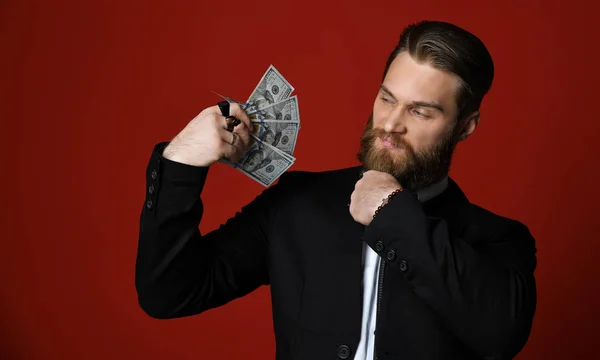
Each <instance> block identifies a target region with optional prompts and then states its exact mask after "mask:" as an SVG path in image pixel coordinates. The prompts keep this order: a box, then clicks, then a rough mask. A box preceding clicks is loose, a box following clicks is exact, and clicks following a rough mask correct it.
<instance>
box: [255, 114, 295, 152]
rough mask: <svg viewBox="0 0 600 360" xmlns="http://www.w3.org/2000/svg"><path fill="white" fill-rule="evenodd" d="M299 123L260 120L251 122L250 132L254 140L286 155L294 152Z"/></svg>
mask: <svg viewBox="0 0 600 360" xmlns="http://www.w3.org/2000/svg"><path fill="white" fill-rule="evenodd" d="M299 126H300V125H299V124H298V123H295V122H289V121H278V120H262V121H260V122H255V121H253V122H252V134H253V135H254V138H255V139H256V140H259V141H262V142H264V143H267V144H269V145H271V146H273V147H275V148H277V149H279V150H281V151H283V152H285V153H286V154H288V155H292V154H293V153H294V149H295V148H296V139H297V138H298V129H299Z"/></svg>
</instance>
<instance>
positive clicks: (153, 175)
mask: <svg viewBox="0 0 600 360" xmlns="http://www.w3.org/2000/svg"><path fill="white" fill-rule="evenodd" d="M156 176H158V173H157V172H156V169H152V178H153V179H156Z"/></svg>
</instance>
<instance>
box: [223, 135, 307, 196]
mask: <svg viewBox="0 0 600 360" xmlns="http://www.w3.org/2000/svg"><path fill="white" fill-rule="evenodd" d="M295 160H296V159H295V158H294V157H293V156H291V155H288V154H286V153H283V152H280V151H279V150H277V149H276V148H274V147H272V146H271V145H269V144H266V143H262V142H258V141H256V142H254V144H252V146H250V148H248V150H247V151H246V153H245V154H244V156H243V157H242V158H241V159H240V160H238V161H237V162H236V163H235V164H232V163H231V162H229V161H227V160H225V159H223V160H221V162H223V163H225V164H227V165H230V166H233V167H235V168H236V169H238V170H239V171H241V172H242V173H243V174H245V175H246V176H248V177H250V178H252V179H254V180H256V181H257V182H259V183H260V184H262V185H263V186H265V187H268V186H270V185H271V184H273V182H275V180H277V178H279V176H281V174H283V173H284V172H285V171H286V170H287V169H289V168H290V167H291V166H292V165H293V164H294V161H295Z"/></svg>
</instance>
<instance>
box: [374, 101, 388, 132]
mask: <svg viewBox="0 0 600 360" xmlns="http://www.w3.org/2000/svg"><path fill="white" fill-rule="evenodd" d="M385 115H386V111H385V108H384V107H383V106H382V105H381V103H379V101H375V104H374V105H373V125H375V127H381V124H382V123H383V122H384V119H385Z"/></svg>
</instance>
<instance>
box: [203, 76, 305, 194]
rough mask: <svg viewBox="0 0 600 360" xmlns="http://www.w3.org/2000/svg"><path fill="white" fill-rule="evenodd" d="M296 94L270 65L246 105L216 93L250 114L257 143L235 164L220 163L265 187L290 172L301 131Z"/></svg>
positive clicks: (253, 142) (252, 144) (254, 142)
mask: <svg viewBox="0 0 600 360" xmlns="http://www.w3.org/2000/svg"><path fill="white" fill-rule="evenodd" d="M293 91H294V87H293V86H292V85H291V84H290V83H289V82H288V81H287V80H286V79H285V78H284V77H283V76H282V75H281V74H280V73H279V71H277V69H275V67H274V66H273V65H271V66H269V69H267V72H265V74H264V75H263V77H262V78H261V79H260V81H259V82H258V85H256V88H255V89H254V91H253V92H252V94H251V95H250V97H249V98H248V101H246V102H245V103H242V102H239V101H236V100H233V99H231V98H228V97H226V96H223V95H220V94H218V93H215V94H217V95H219V96H221V97H222V98H224V99H225V100H227V101H228V102H230V103H237V104H239V105H240V106H241V107H242V108H243V109H244V110H245V111H246V112H247V113H248V116H249V117H250V121H251V122H252V133H251V136H252V139H253V140H254V141H252V143H251V145H250V147H249V148H248V150H247V151H246V153H245V154H244V156H242V158H241V159H240V160H238V161H237V162H236V163H232V162H230V161H228V160H226V159H222V160H220V162H222V163H224V164H227V165H229V166H232V167H234V168H236V169H238V170H239V171H241V172H242V173H244V174H245V175H247V176H248V177H250V178H252V179H254V180H256V181H258V182H259V183H260V184H262V185H263V186H265V187H268V186H270V185H271V184H272V183H273V182H274V181H275V180H277V178H279V176H281V174H283V173H284V172H285V171H286V170H287V169H288V168H290V167H291V166H292V165H293V164H294V161H296V158H295V157H294V156H293V153H294V149H295V147H296V139H297V138H298V131H299V130H300V113H299V111H298V97H297V96H296V95H294V96H291V97H290V95H291V93H292V92H293Z"/></svg>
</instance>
